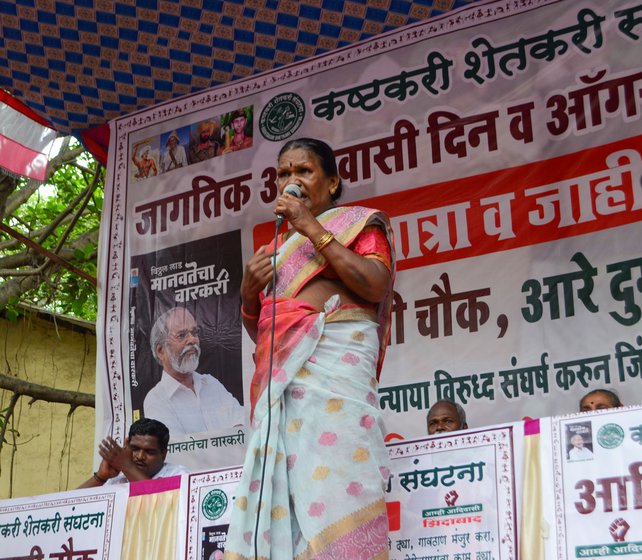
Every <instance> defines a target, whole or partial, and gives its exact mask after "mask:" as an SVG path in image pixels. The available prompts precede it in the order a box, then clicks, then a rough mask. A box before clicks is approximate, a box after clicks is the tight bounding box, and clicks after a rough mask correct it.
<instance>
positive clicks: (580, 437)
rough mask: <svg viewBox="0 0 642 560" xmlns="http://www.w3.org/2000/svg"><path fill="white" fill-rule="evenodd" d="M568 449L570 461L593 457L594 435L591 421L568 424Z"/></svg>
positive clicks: (585, 459)
mask: <svg viewBox="0 0 642 560" xmlns="http://www.w3.org/2000/svg"><path fill="white" fill-rule="evenodd" d="M566 442H567V445H566V448H567V449H566V450H567V457H568V460H569V462H571V461H590V460H592V459H593V451H592V449H593V437H592V435H591V424H590V422H588V423H587V422H579V423H576V424H568V425H567V426H566Z"/></svg>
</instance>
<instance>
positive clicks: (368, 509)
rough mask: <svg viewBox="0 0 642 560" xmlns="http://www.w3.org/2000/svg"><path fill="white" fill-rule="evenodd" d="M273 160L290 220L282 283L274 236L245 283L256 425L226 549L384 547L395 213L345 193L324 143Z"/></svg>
mask: <svg viewBox="0 0 642 560" xmlns="http://www.w3.org/2000/svg"><path fill="white" fill-rule="evenodd" d="M276 173H277V186H278V189H279V193H280V196H278V197H277V200H276V206H275V210H274V211H275V213H276V214H277V215H283V216H284V217H285V218H286V219H287V220H288V223H289V225H290V229H289V230H288V231H287V232H286V233H283V234H281V235H279V237H278V240H277V247H276V249H277V250H278V257H277V261H276V277H275V285H274V288H272V279H273V264H272V255H273V253H274V250H275V248H274V247H273V246H268V247H265V246H262V247H260V248H259V249H258V251H256V253H255V254H254V255H253V256H252V257H251V258H250V260H249V261H248V263H247V264H246V266H245V273H244V275H243V281H242V283H241V301H242V308H241V313H242V315H243V324H244V326H245V328H246V330H247V332H248V334H249V335H250V337H251V338H252V339H253V340H255V341H256V370H255V373H254V377H253V379H252V385H251V388H250V399H251V414H250V418H251V420H252V426H253V428H254V431H253V433H252V436H251V439H250V441H249V442H248V452H247V455H246V459H245V463H244V466H243V477H242V479H241V482H240V483H239V486H238V490H237V494H236V496H237V498H236V502H235V508H234V510H233V513H232V520H231V522H230V533H229V535H228V540H227V543H226V547H225V551H226V558H227V557H228V556H229V558H253V557H254V556H255V555H254V553H253V551H254V546H255V545H256V546H257V547H258V556H259V557H261V558H275V557H276V556H278V557H279V558H299V557H301V558H304V557H305V558H312V557H314V558H321V557H326V556H327V557H328V558H330V557H339V556H335V554H334V553H335V552H336V551H338V550H342V552H343V553H342V554H340V557H342V558H357V557H360V558H366V557H367V558H379V557H383V554H384V553H385V552H387V550H388V518H387V513H386V504H385V500H384V490H385V487H386V485H387V482H388V474H389V472H390V471H389V467H388V457H387V451H386V448H385V446H384V439H383V434H384V431H385V430H384V427H383V421H382V418H381V411H380V409H379V406H378V403H379V399H378V398H377V387H378V372H379V371H380V366H381V363H382V361H383V356H384V353H385V349H386V345H387V341H388V333H389V327H390V304H391V299H392V285H393V280H394V273H395V272H394V271H395V257H394V248H393V244H392V234H391V230H390V224H389V221H388V218H387V216H386V215H385V214H383V213H382V212H380V211H379V210H374V209H371V208H364V207H361V206H344V207H338V206H335V201H336V200H337V199H338V198H339V196H340V195H341V191H342V185H341V180H340V178H339V175H338V171H337V165H336V160H335V157H334V153H333V151H332V148H331V147H330V146H328V145H327V144H326V143H325V142H322V141H320V140H317V139H312V138H300V139H296V140H290V141H289V142H288V143H286V144H285V145H284V146H283V147H282V148H281V151H280V153H279V156H278V168H277V171H276ZM292 189H294V191H293V190H292ZM291 192H294V193H295V194H296V193H299V194H300V196H294V195H293V194H290V193H291ZM272 290H274V292H273V291H272ZM266 292H267V293H266ZM273 328H274V347H272V336H271V333H272V332H273V331H272V329H273ZM272 348H273V350H272ZM268 383H269V390H268ZM263 449H268V451H267V452H265V456H264V452H263V451H260V452H256V451H257V450H263ZM269 450H272V451H271V452H270V451H269ZM263 469H265V472H266V473H267V475H266V476H265V477H264V476H262V472H263ZM260 481H263V485H262V486H261V485H260V484H259V482H260ZM263 488H264V489H265V493H264V494H263V495H262V492H261V489H263ZM259 504H260V505H259ZM257 508H258V511H259V513H258V515H259V520H258V528H256V529H255V526H256V524H257V519H256V516H257V513H256V512H257ZM266 534H268V535H269V539H266V538H264V535H266ZM330 535H331V536H330ZM357 543H358V544H357ZM275 551H278V555H277V554H276V553H275Z"/></svg>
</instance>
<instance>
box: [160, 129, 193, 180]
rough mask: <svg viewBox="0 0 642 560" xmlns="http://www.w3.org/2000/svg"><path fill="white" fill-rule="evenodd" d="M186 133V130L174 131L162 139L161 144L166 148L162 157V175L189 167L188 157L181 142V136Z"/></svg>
mask: <svg viewBox="0 0 642 560" xmlns="http://www.w3.org/2000/svg"><path fill="white" fill-rule="evenodd" d="M184 133H185V129H180V130H172V131H171V132H170V133H169V135H168V136H167V138H164V137H161V144H164V146H165V150H164V152H163V155H162V157H161V173H167V172H168V171H172V170H173V169H179V168H180V167H187V155H186V154H185V148H184V147H183V141H182V140H181V135H182V134H184ZM163 140H164V141H163Z"/></svg>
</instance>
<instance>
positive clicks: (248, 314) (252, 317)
mask: <svg viewBox="0 0 642 560" xmlns="http://www.w3.org/2000/svg"><path fill="white" fill-rule="evenodd" d="M241 315H243V317H245V318H246V319H249V320H250V321H256V320H257V319H258V318H259V316H258V315H252V314H251V313H248V312H247V311H245V307H243V306H242V305H241Z"/></svg>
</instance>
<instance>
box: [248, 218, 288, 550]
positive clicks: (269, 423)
mask: <svg viewBox="0 0 642 560" xmlns="http://www.w3.org/2000/svg"><path fill="white" fill-rule="evenodd" d="M281 222H282V220H278V219H277V221H276V230H275V232H274V252H273V253H272V271H273V272H272V326H271V332H270V365H269V376H268V383H267V401H268V403H267V404H268V413H267V434H266V436H265V449H264V450H263V466H262V467H261V485H260V489H259V501H258V504H257V509H256V525H255V526H254V560H258V558H259V550H258V549H259V543H258V537H259V519H260V514H261V507H262V505H261V500H262V498H263V487H264V485H265V467H266V465H267V452H268V443H269V441H270V430H271V427H272V364H273V359H274V331H275V329H276V294H275V291H276V255H277V242H278V238H279V228H280V227H281ZM275 452H276V450H275Z"/></svg>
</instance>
